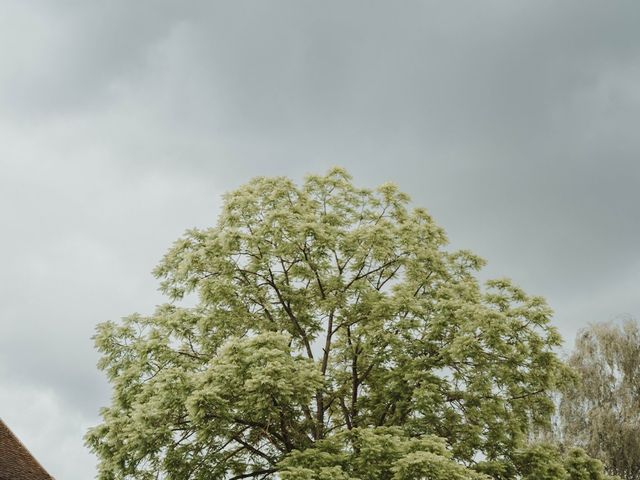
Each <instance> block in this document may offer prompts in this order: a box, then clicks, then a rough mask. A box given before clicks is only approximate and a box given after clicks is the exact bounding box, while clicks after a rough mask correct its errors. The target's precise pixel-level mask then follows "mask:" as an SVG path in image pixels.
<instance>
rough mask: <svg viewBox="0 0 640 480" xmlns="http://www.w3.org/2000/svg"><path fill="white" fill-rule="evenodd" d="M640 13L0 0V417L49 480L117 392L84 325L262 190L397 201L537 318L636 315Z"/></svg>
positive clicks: (78, 466)
mask: <svg viewBox="0 0 640 480" xmlns="http://www.w3.org/2000/svg"><path fill="white" fill-rule="evenodd" d="M639 24H640V3H638V2H634V1H611V2H606V5H605V4H604V3H603V2H599V1H588V0H575V1H570V0H567V1H555V0H554V1H551V0H549V1H545V0H536V1H528V2H525V1H518V0H503V1H497V0H496V1H491V0H485V1H477V0H469V1H457V0H456V1H440V2H435V1H420V2H417V1H409V0H405V1H402V2H391V1H386V2H382V1H371V0H369V1H352V0H348V1H344V0H340V1H334V2H331V1H324V2H319V1H302V0H291V1H274V0H269V1H264V0H260V1H253V2H251V1H244V0H233V1H231V0H230V1H228V2H212V1H201V2H199V1H181V2H178V1H172V2H169V1H166V2H165V1H160V0H156V1H144V0H139V1H135V2H131V1H124V0H122V1H121V0H110V1H108V2H98V1H86V0H83V1H73V0H60V1H56V2H51V1H44V0H43V1H38V0H29V1H24V0H5V1H3V2H2V5H1V6H0V52H1V57H0V59H1V61H0V218H1V219H2V235H1V236H0V265H1V266H2V267H1V268H0V292H1V296H2V301H1V302H0V417H2V418H3V419H4V420H5V422H7V423H8V424H9V425H10V426H11V427H12V428H13V429H14V431H15V432H16V433H17V434H18V435H19V436H20V437H21V438H22V440H23V441H24V442H25V443H26V444H27V445H28V446H29V447H30V448H31V450H32V451H33V452H34V453H35V454H36V456H37V457H38V458H39V459H40V460H41V462H42V463H43V464H44V465H45V466H46V467H47V468H48V469H49V470H50V472H51V473H52V474H53V475H54V476H55V477H57V479H58V480H86V479H89V478H92V477H93V475H94V471H95V459H94V458H93V457H92V456H91V455H90V454H89V453H88V452H87V451H86V450H85V448H84V447H83V444H82V435H83V433H84V431H85V430H86V428H87V427H88V426H89V425H92V424H95V423H96V422H97V413H98V409H99V408H100V406H102V405H106V404H107V403H108V400H109V389H108V386H107V385H106V383H105V381H104V379H103V377H102V376H101V374H100V373H99V372H98V371H97V370H96V368H95V363H96V360H97V355H96V353H95V352H94V350H93V345H92V341H91V336H92V334H93V331H94V327H95V325H96V323H98V322H101V321H104V320H108V319H118V318H120V317H122V316H124V315H127V314H129V313H132V312H134V311H138V312H141V313H146V312H150V311H151V310H152V309H153V307H154V305H156V304H157V303H160V302H161V301H162V298H161V296H160V295H159V294H158V293H157V291H156V287H157V284H156V282H155V280H154V279H153V278H152V276H151V275H150V271H151V269H152V268H153V266H154V265H155V264H156V263H157V261H158V260H159V258H160V257H161V255H162V254H163V253H164V251H165V250H166V249H167V248H168V246H169V245H170V243H171V242H172V241H173V240H174V239H176V238H177V237H178V236H179V235H180V234H181V233H182V232H183V231H184V230H185V229H186V228H189V227H193V226H202V227H205V226H208V225H211V224H212V223H213V222H214V221H215V219H216V216H217V213H218V208H219V205H220V195H221V194H222V193H223V192H225V191H227V190H229V189H232V188H234V187H236V186H238V185H240V184H241V183H243V182H246V181H247V180H248V179H250V178H251V177H253V176H256V175H288V176H291V177H293V178H296V179H300V178H302V177H303V176H304V174H306V173H312V172H314V173H320V172H324V171H326V170H327V169H328V168H329V167H330V166H333V165H341V166H344V167H346V168H347V169H348V170H349V171H350V172H351V173H352V174H353V176H354V178H355V181H356V183H358V184H360V185H362V186H375V185H377V184H379V183H382V182H384V181H388V180H391V181H394V182H396V183H398V184H399V185H400V186H401V188H402V189H403V190H405V191H406V192H408V193H409V194H410V195H411V196H412V198H413V200H414V202H415V203H416V204H417V205H421V206H425V207H427V208H428V209H429V210H430V211H431V213H432V214H433V216H434V217H435V218H436V220H437V221H438V223H439V224H440V225H442V226H443V227H444V228H445V229H446V230H447V231H448V233H449V237H450V238H451V242H452V245H453V246H454V247H464V248H470V249H472V250H474V251H475V252H476V253H478V254H480V255H482V256H484V257H485V258H487V259H488V261H489V266H488V267H487V269H486V276H498V275H499V276H509V277H511V278H513V279H514V280H515V281H516V282H517V283H519V284H520V285H522V286H523V287H525V288H526V289H527V290H528V291H529V292H531V293H536V294H540V295H544V296H545V297H546V298H547V299H548V301H549V303H550V304H551V306H552V307H553V308H554V309H555V311H556V316H555V320H554V321H555V324H556V325H557V326H558V327H559V328H560V330H561V332H562V333H563V335H564V336H565V338H567V339H568V345H569V346H570V344H571V342H572V338H573V336H574V335H575V332H576V330H577V329H579V328H580V327H582V326H585V325H587V324H588V323H589V322H595V321H601V320H608V319H615V318H620V317H625V316H634V317H640V296H639V295H638V285H639V283H640V268H639V267H640V250H639V249H638V243H639V242H638V236H639V235H640V216H639V214H638V212H637V208H638V204H639V200H640V134H639V133H638V127H639V125H640V29H638V25H639Z"/></svg>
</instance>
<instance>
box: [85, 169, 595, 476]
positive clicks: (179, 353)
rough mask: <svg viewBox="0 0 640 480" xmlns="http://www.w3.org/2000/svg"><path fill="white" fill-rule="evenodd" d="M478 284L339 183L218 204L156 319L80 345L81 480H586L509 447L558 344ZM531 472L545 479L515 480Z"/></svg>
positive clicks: (555, 377) (518, 300)
mask: <svg viewBox="0 0 640 480" xmlns="http://www.w3.org/2000/svg"><path fill="white" fill-rule="evenodd" d="M482 265H483V261H482V260H481V259H480V258H479V257H477V256H476V255H474V254H472V253H470V252H468V251H450V250H448V249H447V239H446V236H445V233H444V231H443V230H442V229H441V228H440V227H438V226H437V225H436V224H435V223H434V221H433V220H432V218H431V217H430V216H429V215H428V213H427V212H426V211H425V210H424V209H422V208H411V207H410V204H409V198H408V197H407V195H405V194H404V193H402V192H400V191H399V190H398V188H397V187H395V186H394V185H392V184H384V185H382V186H380V187H379V188H377V189H374V190H370V189H363V188H357V187H355V186H354V185H353V184H352V182H351V178H350V176H349V175H348V174H347V173H346V172H345V171H343V170H341V169H334V170H331V171H330V172H329V173H328V174H327V175H325V176H317V175H313V176H308V177H307V178H306V180H305V181H304V183H303V184H302V185H296V184H295V183H294V182H292V181H291V180H289V179H287V178H283V177H277V178H257V179H254V180H252V181H251V182H249V183H248V184H246V185H244V186H242V187H240V188H239V189H237V190H236V191H233V192H231V193H228V194H227V195H226V196H225V197H224V205H223V208H222V212H221V214H220V217H219V219H218V222H217V224H216V225H215V226H214V227H212V228H208V229H193V230H189V231H187V232H186V233H185V234H184V236H183V237H182V238H180V239H179V240H178V241H176V242H175V244H174V245H173V246H172V248H171V249H170V250H169V251H168V253H167V254H166V255H165V257H164V258H163V260H162V261H161V263H160V264H159V266H158V267H157V268H156V270H155V275H156V276H157V277H158V279H160V288H161V290H162V292H164V293H165V294H166V295H167V297H168V300H169V303H167V304H164V305H161V306H159V307H158V308H157V309H156V311H155V312H154V313H153V314H152V315H148V316H144V315H139V314H133V315H131V316H129V317H126V318H124V319H123V320H122V321H119V322H106V323H102V324H100V325H99V327H98V329H97V333H96V336H95V342H96V346H97V348H98V350H99V351H100V352H101V354H102V358H101V360H100V363H99V367H100V368H101V369H103V370H104V371H105V372H106V374H107V376H108V379H109V381H110V382H111V385H112V387H113V398H112V402H111V405H110V406H108V407H107V408H104V409H103V410H102V417H103V422H102V423H101V424H100V425H98V426H96V427H94V428H92V429H91V430H90V431H89V433H88V434H87V437H86V438H87V443H88V445H89V446H90V448H91V449H92V450H93V451H94V452H95V453H96V454H97V455H98V457H99V460H100V467H99V468H100V473H99V478H100V479H102V480H107V479H129V478H131V479H133V478H136V479H152V478H153V479H155V478H172V479H208V480H210V479H232V478H233V479H240V478H256V479H258V478H263V479H267V478H273V479H275V478H281V479H283V480H287V479H288V480H292V479H294V478H299V479H303V480H304V479H329V478H332V479H354V480H355V479H358V478H359V479H362V480H364V479H368V478H379V479H395V480H409V479H434V480H444V479H458V478H460V479H462V478H470V479H473V478H477V479H480V478H486V477H485V475H490V476H492V477H494V478H505V479H506V478H549V479H552V478H553V479H559V480H562V479H569V478H571V479H583V478H584V479H587V478H589V479H596V478H600V477H598V476H597V475H599V473H597V472H598V471H599V470H598V468H600V467H597V465H599V463H597V462H596V464H597V465H596V464H589V463H588V462H586V461H585V462H582V463H580V461H582V460H581V459H582V457H580V455H581V454H580V453H575V452H574V453H570V454H568V455H569V457H566V456H563V455H564V454H561V453H560V452H559V451H556V450H553V449H551V450H549V449H550V448H551V447H548V448H547V450H544V448H543V447H542V446H538V447H536V448H538V450H539V449H541V448H542V449H543V450H540V451H538V450H535V449H534V450H531V449H530V448H529V447H527V446H526V440H527V438H528V435H529V434H530V433H531V432H532V431H533V430H534V429H535V428H537V427H541V426H544V425H547V424H548V422H549V418H550V415H551V413H552V412H553V408H554V407H553V401H552V398H551V393H552V392H553V391H554V389H556V388H557V387H558V385H559V383H560V382H561V381H562V379H563V378H564V375H565V369H564V367H563V364H562V362H561V361H560V360H559V359H558V357H557V356H556V355H555V353H554V348H555V347H556V346H558V345H559V344H560V337H559V335H558V333H557V332H556V331H555V329H554V328H553V327H552V326H551V325H550V323H549V320H550V316H551V311H550V309H549V308H548V306H547V305H546V304H545V302H544V300H543V299H542V298H540V297H536V296H530V295H527V294H526V293H525V292H524V291H522V290H521V289H520V288H518V287H516V286H515V285H513V284H512V283H511V282H510V281H509V280H506V279H499V280H492V281H489V282H486V285H482V284H481V283H480V282H479V280H478V279H477V273H478V271H479V269H480V268H481V267H482ZM190 296H195V297H196V298H197V304H196V306H193V307H187V306H184V305H183V304H182V303H181V300H183V299H184V298H185V297H190ZM528 448H529V449H528ZM552 450H553V451H552ZM527 452H528V453H527ZM541 452H542V453H541ZM550 452H551V453H550ZM543 453H544V455H543ZM527 455H528V456H527ZM571 455H573V456H574V457H575V458H574V459H573V460H575V461H574V463H571V462H572V458H573V457H571ZM525 458H526V459H528V460H527V461H524V460H523V459H525ZM540 458H545V459H549V458H552V459H553V458H555V459H556V460H557V462H556V463H557V468H556V469H555V470H553V469H552V471H551V473H549V472H548V471H547V472H546V473H545V475H547V476H536V477H533V476H531V477H527V476H526V475H529V473H530V472H532V471H534V468H538V467H539V468H542V467H540V465H541V462H542V461H538V463H536V461H535V460H536V459H538V460H539V459H540ZM545 462H546V460H545V461H544V462H542V463H544V464H545V465H546V463H545ZM574 464H576V465H578V464H579V465H582V466H581V467H579V468H578V467H575V468H574V467H571V465H574ZM594 465H596V466H594ZM547 466H548V465H547ZM545 468H546V467H545ZM571 468H574V470H571ZM580 469H582V470H580ZM589 469H591V470H589ZM591 471H592V472H595V473H593V474H592V473H588V472H591ZM483 472H484V473H483ZM527 472H529V473H527ZM571 472H574V473H571ZM575 472H578V473H575ZM585 472H587V473H585ZM553 475H556V476H553Z"/></svg>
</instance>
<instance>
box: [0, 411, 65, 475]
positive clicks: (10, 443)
mask: <svg viewBox="0 0 640 480" xmlns="http://www.w3.org/2000/svg"><path fill="white" fill-rule="evenodd" d="M0 480H53V477H52V476H51V475H49V474H48V473H47V472H46V471H45V469H44V468H42V465H40V464H39V463H38V461H37V460H36V459H35V458H34V457H33V455H31V454H30V453H29V450H27V448H26V447H25V446H24V445H23V444H22V442H20V440H18V437H16V436H15V435H14V434H13V432H12V431H11V430H9V427H7V426H6V425H5V424H4V422H3V421H2V419H0Z"/></svg>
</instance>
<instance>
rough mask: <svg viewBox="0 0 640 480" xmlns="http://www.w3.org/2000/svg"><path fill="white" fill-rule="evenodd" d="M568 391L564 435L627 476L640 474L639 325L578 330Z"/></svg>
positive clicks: (631, 479)
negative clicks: (572, 371)
mask: <svg viewBox="0 0 640 480" xmlns="http://www.w3.org/2000/svg"><path fill="white" fill-rule="evenodd" d="M568 363H569V365H570V366H571V367H572V368H573V369H574V370H575V371H576V373H577V381H576V382H574V383H573V384H572V385H571V386H570V388H566V389H565V390H564V392H563V395H562V399H561V403H560V420H561V430H562V436H563V440H564V441H565V442H566V443H567V444H573V445H578V446H581V447H583V448H584V449H585V450H586V451H587V452H588V453H589V454H591V455H593V456H595V457H597V458H599V459H601V460H602V461H603V462H604V463H605V465H606V466H607V468H608V470H609V471H610V472H611V473H613V474H616V475H619V476H621V477H622V478H624V479H626V480H638V479H640V327H639V326H638V323H637V322H635V321H632V320H627V321H625V322H623V323H621V324H615V323H599V324H595V325H592V326H591V327H589V328H586V329H584V330H582V331H580V332H579V333H578V336H577V338H576V345H575V349H574V351H573V353H572V354H571V356H570V358H569V360H568Z"/></svg>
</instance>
